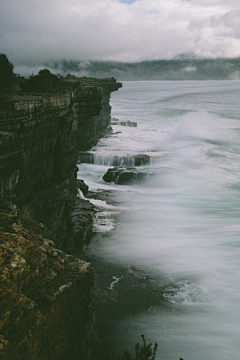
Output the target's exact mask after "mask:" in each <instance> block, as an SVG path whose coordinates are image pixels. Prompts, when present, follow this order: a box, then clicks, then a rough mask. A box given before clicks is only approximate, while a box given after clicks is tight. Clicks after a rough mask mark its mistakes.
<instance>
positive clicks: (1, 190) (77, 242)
mask: <svg viewBox="0 0 240 360" xmlns="http://www.w3.org/2000/svg"><path fill="white" fill-rule="evenodd" d="M120 86H121V84H118V83H116V81H115V80H113V79H107V80H104V81H96V80H95V81H94V80H92V79H91V80H89V81H88V80H87V79H84V80H82V81H79V80H76V81H74V82H72V81H71V82H69V83H66V89H65V91H64V92H61V93H55V94H32V95H29V94H20V95H12V96H9V98H8V99H7V100H6V101H5V104H4V107H3V108H1V109H0V212H1V215H0V231H1V235H0V251H1V257H0V267H1V268H0V271H1V273H0V276H1V278H0V282H1V289H3V290H2V291H1V294H0V312H1V318H0V357H1V358H3V359H6V360H22V359H24V360H28V359H29V360H32V359H37V360H43V359H44V360H48V359H49V360H50V359H51V360H54V359H58V360H60V359H74V358H75V357H74V356H75V355H76V354H77V356H80V355H79V354H80V352H81V351H83V352H84V354H85V355H86V351H87V350H86V349H87V342H88V340H89V336H86V332H87V328H88V327H89V324H90V323H91V312H92V310H91V300H90V296H89V291H90V289H91V286H92V281H93V269H92V268H91V266H90V264H88V263H85V262H83V261H80V260H79V259H77V258H75V257H74V256H72V255H66V254H65V253H64V252H62V251H61V250H67V251H68V252H70V253H72V254H76V253H77V252H78V250H79V249H80V248H81V246H82V244H83V242H84V241H86V240H87V239H88V238H89V237H90V236H91V221H92V214H93V213H94V209H93V207H92V205H91V204H89V203H88V202H86V201H84V200H82V199H80V198H79V197H77V194H78V183H77V178H76V177H77V176H76V175H77V167H76V163H77V158H78V149H80V150H83V149H85V148H86V146H87V145H86V143H88V146H90V145H92V144H93V143H95V142H96V140H97V138H98V137H100V136H102V135H103V133H104V131H105V132H106V131H107V128H108V126H109V122H110V117H109V111H110V108H109V104H108V103H107V101H108V99H109V98H108V96H109V95H110V92H111V91H115V90H117V89H118V88H119V87H120ZM104 94H105V95H104ZM106 94H108V96H106ZM106 109H107V113H106V114H105V112H106ZM99 121H103V122H102V124H99ZM89 129H91V131H88V130H89ZM91 132H93V133H94V136H90V134H91ZM81 139H88V140H87V142H83V143H81ZM81 186H82V184H81ZM33 219H34V220H37V223H36V222H34V221H33ZM24 223H25V224H24ZM41 223H43V224H44V227H43V226H42V225H41ZM47 239H51V240H54V243H55V245H54V244H53V242H52V241H50V240H47ZM55 247H56V248H58V249H61V250H57V249H56V248H55ZM90 327H91V326H90ZM89 333H91V331H89Z"/></svg>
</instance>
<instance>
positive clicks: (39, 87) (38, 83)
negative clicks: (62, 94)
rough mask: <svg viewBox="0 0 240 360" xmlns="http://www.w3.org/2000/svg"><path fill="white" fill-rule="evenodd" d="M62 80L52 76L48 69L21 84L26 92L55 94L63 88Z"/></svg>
mask: <svg viewBox="0 0 240 360" xmlns="http://www.w3.org/2000/svg"><path fill="white" fill-rule="evenodd" d="M61 84H62V82H61V80H60V78H59V77H58V76H57V75H54V74H52V73H51V72H50V71H49V70H48V69H42V70H40V71H39V72H38V74H37V75H31V76H30V77H29V78H28V79H26V80H25V81H23V82H22V83H21V84H20V87H21V89H22V90H23V91H25V92H36V93H38V92H40V93H43V92H53V91H55V90H59V89H60V88H61Z"/></svg>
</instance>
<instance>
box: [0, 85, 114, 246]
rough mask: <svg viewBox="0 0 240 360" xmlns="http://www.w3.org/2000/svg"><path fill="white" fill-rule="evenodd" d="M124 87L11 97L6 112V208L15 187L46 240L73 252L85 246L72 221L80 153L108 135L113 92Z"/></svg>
mask: <svg viewBox="0 0 240 360" xmlns="http://www.w3.org/2000/svg"><path fill="white" fill-rule="evenodd" d="M120 86H121V85H120V84H118V83H116V82H114V81H113V80H112V79H109V81H106V80H105V82H104V81H102V82H100V81H96V80H89V81H87V80H86V81H85V83H83V82H81V81H78V80H76V81H70V82H67V84H66V92H65V93H63V94H55V95H36V96H29V95H28V96H26V95H25V96H22V95H21V96H15V97H11V98H10V99H9V100H8V101H7V102H6V104H5V109H4V110H2V111H1V113H0V129H1V133H0V136H1V139H2V142H1V153H2V154H3V157H2V161H1V165H0V166H1V168H0V170H1V178H0V180H1V197H2V199H1V201H2V205H1V207H3V208H6V206H8V204H9V201H10V199H11V196H12V195H13V189H14V188H15V190H14V192H15V194H16V197H15V199H14V202H15V204H16V205H17V207H18V209H20V210H22V209H23V208H24V211H27V212H28V213H29V215H30V217H32V218H34V219H36V220H38V221H39V222H42V223H44V225H45V228H46V231H45V236H47V237H49V238H51V239H52V240H54V241H55V243H56V245H57V246H58V247H60V248H61V249H63V250H68V251H70V252H72V253H74V251H75V250H76V249H75V248H76V247H79V246H80V244H79V243H76V244H75V243H74V238H75V239H77V240H76V241H78V242H79V235H78V234H74V233H73V226H72V216H71V213H72V211H73V210H74V208H75V199H76V194H77V183H76V162H77V158H78V151H77V150H83V149H86V148H87V147H90V146H92V145H93V144H95V143H96V141H97V140H98V139H99V138H100V137H101V136H102V135H103V134H104V132H106V131H107V129H108V128H109V123H110V105H109V97H110V92H111V91H114V90H117V89H118V88H119V87H120ZM15 185H16V186H15ZM89 211H90V212H91V209H89ZM82 232H83V233H86V235H87V234H88V232H87V231H85V232H84V231H83V230H82ZM80 237H81V235H80ZM69 238H72V241H70V240H69Z"/></svg>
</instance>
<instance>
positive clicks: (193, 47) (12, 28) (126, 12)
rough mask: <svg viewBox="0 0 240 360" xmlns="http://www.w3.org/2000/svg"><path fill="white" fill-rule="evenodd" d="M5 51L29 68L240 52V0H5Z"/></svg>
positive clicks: (19, 66) (1, 24)
mask: <svg viewBox="0 0 240 360" xmlns="http://www.w3.org/2000/svg"><path fill="white" fill-rule="evenodd" d="M0 53H5V54H6V55H7V56H8V58H9V60H10V61H11V62H12V63H13V64H14V66H15V72H19V73H23V72H24V71H26V69H27V68H28V67H30V68H31V69H33V71H34V69H38V68H41V67H42V65H43V64H44V63H46V62H49V61H50V62H51V61H58V60H83V61H86V60H111V61H124V62H138V61H143V60H151V59H154V60H155V59H172V58H174V57H176V56H178V55H179V54H182V53H193V54H195V55H196V56H198V57H213V58H216V57H228V58H232V57H239V56H240V0H41V1H39V0H2V1H1V2H0Z"/></svg>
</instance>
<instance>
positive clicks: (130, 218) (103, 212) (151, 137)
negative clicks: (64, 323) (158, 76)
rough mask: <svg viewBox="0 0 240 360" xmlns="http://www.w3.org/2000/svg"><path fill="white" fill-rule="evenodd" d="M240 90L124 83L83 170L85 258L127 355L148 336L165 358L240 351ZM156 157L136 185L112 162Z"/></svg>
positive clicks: (189, 359) (101, 328)
mask: <svg viewBox="0 0 240 360" xmlns="http://www.w3.org/2000/svg"><path fill="white" fill-rule="evenodd" d="M239 99H240V82H239V81H202V82H201V81H199V82H197V81H195V82H194V81H192V82H190V81H189V82H188V81H185V82H184V81H176V82H175V81H174V82H171V81H169V82H164V81H152V82H151V81H149V82H147V81H143V82H124V83H123V88H122V89H120V90H119V91H117V92H115V93H113V94H112V98H111V105H112V117H113V118H117V119H119V121H128V120H129V121H134V122H137V124H138V126H137V128H135V127H126V126H120V125H114V126H113V134H112V135H111V136H109V137H107V138H104V139H102V140H101V141H100V142H99V143H98V145H97V146H96V147H95V148H94V149H92V150H93V151H92V153H93V154H95V160H93V161H92V162H93V163H92V164H85V163H82V164H80V165H79V168H80V172H79V174H80V175H79V177H80V178H82V179H84V180H85V181H86V183H87V184H88V185H89V186H90V190H91V191H93V192H96V194H95V195H94V194H92V200H91V201H92V202H94V204H95V205H96V206H97V210H98V211H97V213H96V221H95V224H94V232H95V234H94V236H93V239H92V241H91V243H90V244H89V245H88V246H87V247H86V249H85V251H86V254H87V256H88V258H89V259H90V260H91V262H92V263H93V266H94V267H95V269H96V285H95V288H94V291H93V297H94V299H95V301H96V308H97V321H96V326H97V329H98V334H99V338H100V340H101V341H103V342H104V344H105V345H107V346H108V347H109V348H110V349H112V350H113V351H115V352H117V353H121V351H122V349H123V348H125V349H126V348H128V349H133V346H134V344H135V343H136V342H137V341H140V340H141V339H140V334H144V335H145V337H146V339H147V341H151V342H157V343H158V352H157V359H162V360H179V358H180V356H181V357H182V358H183V359H184V360H193V359H194V360H200V359H201V360H202V359H205V360H212V359H217V360H227V359H231V360H235V359H236V360H237V359H239V353H240V341H239V334H240V311H239V304H240V141H239V138H240V101H239ZM139 154H142V155H148V156H149V157H150V163H149V164H147V165H144V166H140V168H139V171H141V172H144V173H145V174H147V177H146V179H145V180H144V181H141V182H139V183H135V184H132V185H117V184H114V183H110V184H108V183H105V182H104V181H103V179H102V176H103V174H104V173H105V172H106V171H107V169H108V167H109V166H108V165H111V164H112V159H113V158H115V159H116V158H119V159H121V158H131V157H132V156H133V155H139ZM93 158H94V156H93Z"/></svg>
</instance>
